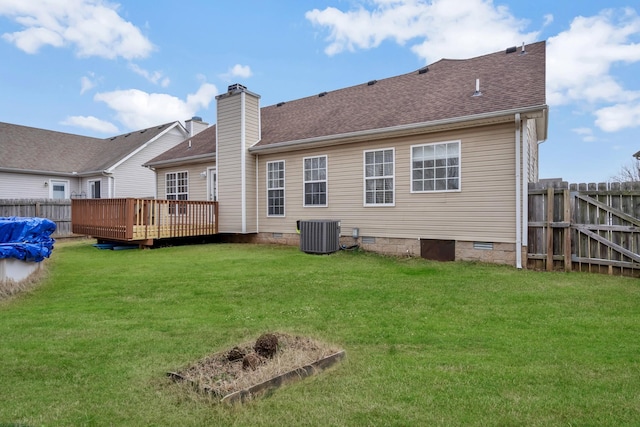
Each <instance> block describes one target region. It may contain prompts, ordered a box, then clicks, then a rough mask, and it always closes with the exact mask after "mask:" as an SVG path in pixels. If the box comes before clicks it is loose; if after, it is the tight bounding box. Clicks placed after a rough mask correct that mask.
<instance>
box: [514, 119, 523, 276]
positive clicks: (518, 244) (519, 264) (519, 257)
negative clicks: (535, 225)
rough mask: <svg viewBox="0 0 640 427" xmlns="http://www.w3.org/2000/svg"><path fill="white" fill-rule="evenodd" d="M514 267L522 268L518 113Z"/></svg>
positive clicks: (517, 120) (517, 122)
mask: <svg viewBox="0 0 640 427" xmlns="http://www.w3.org/2000/svg"><path fill="white" fill-rule="evenodd" d="M515 120H516V123H515V125H516V268H518V269H521V268H522V200H521V197H522V190H521V187H520V186H521V183H520V179H521V164H520V129H521V123H520V113H516V118H515Z"/></svg>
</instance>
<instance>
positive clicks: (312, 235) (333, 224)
mask: <svg viewBox="0 0 640 427" xmlns="http://www.w3.org/2000/svg"><path fill="white" fill-rule="evenodd" d="M299 223H300V228H299V229H300V250H301V251H302V252H306V253H308V254H330V253H333V252H336V251H339V250H340V221H337V220H324V219H323V220H320V219H312V220H307V221H300V222H299Z"/></svg>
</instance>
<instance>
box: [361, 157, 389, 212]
mask: <svg viewBox="0 0 640 427" xmlns="http://www.w3.org/2000/svg"><path fill="white" fill-rule="evenodd" d="M394 157H395V152H394V149H393V148H387V149H384V150H372V151H365V152H364V204H365V206H385V205H386V206H393V204H394V203H395V199H394V188H395V178H394V162H395V159H394Z"/></svg>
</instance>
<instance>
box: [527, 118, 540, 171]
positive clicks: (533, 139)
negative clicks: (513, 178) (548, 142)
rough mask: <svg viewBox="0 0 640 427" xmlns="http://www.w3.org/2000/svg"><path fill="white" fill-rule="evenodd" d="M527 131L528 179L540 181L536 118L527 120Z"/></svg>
mask: <svg viewBox="0 0 640 427" xmlns="http://www.w3.org/2000/svg"><path fill="white" fill-rule="evenodd" d="M526 123H527V124H526V127H525V132H526V134H527V136H526V141H527V143H528V146H527V147H525V149H527V150H528V164H527V167H528V169H527V171H528V181H529V182H537V181H538V135H537V132H536V123H535V120H533V119H530V120H527V122H526Z"/></svg>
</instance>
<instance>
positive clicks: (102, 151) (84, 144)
mask: <svg viewBox="0 0 640 427" xmlns="http://www.w3.org/2000/svg"><path fill="white" fill-rule="evenodd" d="M206 127H207V124H206V123H204V122H202V120H201V119H200V118H198V117H194V118H193V119H191V120H187V121H186V129H185V127H183V126H182V125H181V124H180V123H179V122H173V123H165V124H162V125H158V126H153V127H150V128H146V129H141V130H137V131H134V132H129V133H126V134H122V135H118V136H114V137H110V138H105V139H101V138H92V137H87V136H81V135H73V134H68V133H63V132H55V131H51V130H45V129H37V128H33V127H27V126H20V125H15V124H10V123H0V199H24V198H29V199H41V198H49V199H69V198H114V197H155V195H156V194H155V192H156V181H155V180H156V177H155V174H154V173H153V171H151V170H149V169H146V168H143V167H141V165H142V164H143V163H145V162H147V161H148V160H149V159H151V158H153V157H156V156H157V155H159V154H161V153H162V152H164V151H166V150H168V149H170V148H171V147H173V146H175V145H176V144H178V143H180V142H181V141H182V140H184V139H185V138H186V137H187V136H188V135H189V134H194V133H196V132H198V131H200V130H202V129H206Z"/></svg>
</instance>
